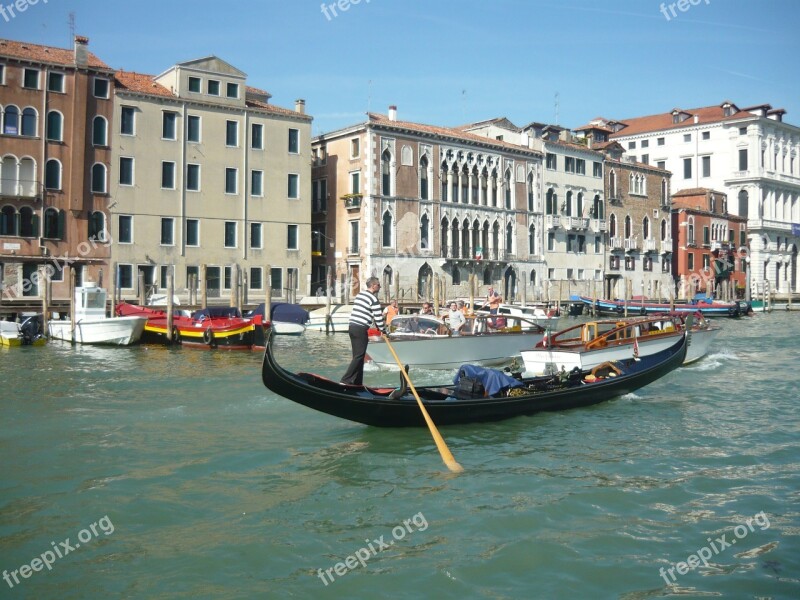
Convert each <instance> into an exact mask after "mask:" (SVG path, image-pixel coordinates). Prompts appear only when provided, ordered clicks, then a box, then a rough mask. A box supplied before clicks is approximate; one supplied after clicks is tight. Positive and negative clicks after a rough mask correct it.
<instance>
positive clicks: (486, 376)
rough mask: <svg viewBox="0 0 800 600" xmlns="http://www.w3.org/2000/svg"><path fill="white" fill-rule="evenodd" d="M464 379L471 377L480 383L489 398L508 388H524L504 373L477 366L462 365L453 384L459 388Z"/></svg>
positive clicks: (519, 382) (516, 380)
mask: <svg viewBox="0 0 800 600" xmlns="http://www.w3.org/2000/svg"><path fill="white" fill-rule="evenodd" d="M462 377H469V378H471V379H477V380H478V381H480V382H481V383H482V384H483V387H484V389H485V390H486V393H487V394H488V395H489V396H494V395H495V394H497V393H499V392H502V391H503V390H506V389H508V388H514V387H522V382H521V381H519V380H518V379H514V378H513V377H511V376H510V375H506V374H505V373H503V371H498V370H497V369H487V368H486V367H479V366H477V365H461V366H460V367H459V369H458V373H457V374H456V376H455V378H454V379H453V383H454V384H455V385H456V386H457V385H458V382H459V380H460V379H461V378H462Z"/></svg>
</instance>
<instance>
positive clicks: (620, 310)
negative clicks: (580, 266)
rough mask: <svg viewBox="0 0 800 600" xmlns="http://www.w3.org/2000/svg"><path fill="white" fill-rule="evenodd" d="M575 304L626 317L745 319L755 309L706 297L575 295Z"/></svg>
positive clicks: (740, 302)
mask: <svg viewBox="0 0 800 600" xmlns="http://www.w3.org/2000/svg"><path fill="white" fill-rule="evenodd" d="M570 299H571V300H573V301H575V302H582V303H583V304H584V305H585V306H588V307H594V310H595V311H596V312H597V313H599V314H604V315H624V314H625V311H626V309H627V313H628V315H631V316H633V315H641V316H644V315H651V314H659V313H665V312H678V313H696V312H699V313H701V314H702V315H703V316H704V317H733V318H736V317H743V316H747V315H749V314H752V312H753V309H752V307H751V306H750V304H749V303H748V302H745V301H744V300H737V301H733V302H723V301H721V300H713V299H708V298H706V297H704V296H701V297H698V298H693V299H691V300H676V301H674V302H654V301H652V300H647V299H644V298H634V299H631V300H628V301H625V300H619V299H616V300H600V299H592V298H588V297H586V296H578V295H575V294H573V295H572V296H571V297H570Z"/></svg>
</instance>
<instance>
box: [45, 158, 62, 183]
mask: <svg viewBox="0 0 800 600" xmlns="http://www.w3.org/2000/svg"><path fill="white" fill-rule="evenodd" d="M44 187H45V188H47V189H48V190H60V189H61V163H60V162H59V161H58V160H56V159H55V158H51V159H50V160H48V161H47V163H46V164H45V167H44Z"/></svg>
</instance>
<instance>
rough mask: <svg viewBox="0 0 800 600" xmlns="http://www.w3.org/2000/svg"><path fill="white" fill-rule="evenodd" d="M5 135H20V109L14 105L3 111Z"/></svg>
mask: <svg viewBox="0 0 800 600" xmlns="http://www.w3.org/2000/svg"><path fill="white" fill-rule="evenodd" d="M3 133H4V134H6V135H19V109H18V108H17V107H16V106H14V105H13V104H12V105H11V106H6V109H5V110H4V111H3Z"/></svg>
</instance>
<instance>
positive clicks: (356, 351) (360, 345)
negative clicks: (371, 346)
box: [341, 323, 369, 385]
mask: <svg viewBox="0 0 800 600" xmlns="http://www.w3.org/2000/svg"><path fill="white" fill-rule="evenodd" d="M347 332H348V333H349V334H350V346H351V347H352V349H353V360H351V361H350V366H349V367H347V372H346V373H345V374H344V375H343V376H342V379H341V382H342V383H350V384H353V385H362V384H363V383H364V357H366V355H367V344H368V343H369V328H368V327H363V326H361V325H353V324H352V323H351V324H350V327H349V328H348V330H347Z"/></svg>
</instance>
